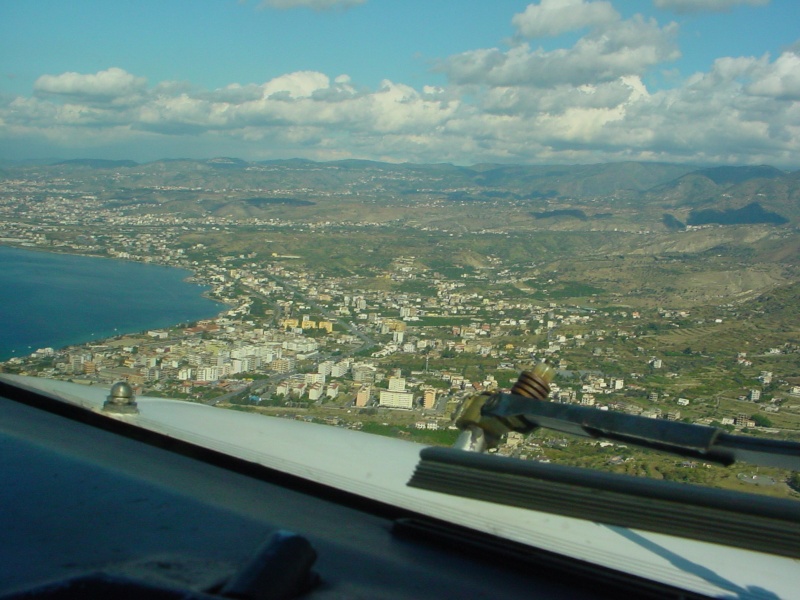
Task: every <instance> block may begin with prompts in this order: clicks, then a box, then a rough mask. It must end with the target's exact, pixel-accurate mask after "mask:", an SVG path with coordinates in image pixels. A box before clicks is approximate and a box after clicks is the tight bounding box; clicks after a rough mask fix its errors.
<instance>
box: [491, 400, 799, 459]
mask: <svg viewBox="0 0 800 600" xmlns="http://www.w3.org/2000/svg"><path fill="white" fill-rule="evenodd" d="M481 415H482V416H483V417H485V418H494V419H499V420H500V421H501V422H506V423H509V424H512V427H511V428H510V430H514V431H520V432H522V433H527V432H530V431H533V430H534V429H537V428H539V427H545V428H547V429H553V430H555V431H560V432H563V433H570V434H573V435H578V436H583V437H590V438H602V439H607V440H612V441H615V442H620V443H626V444H633V445H636V446H642V447H645V448H649V449H652V450H661V451H664V452H671V453H673V454H677V455H680V456H687V457H693V458H699V459H703V460H706V461H710V462H715V463H719V464H722V465H725V466H727V465H731V464H733V463H734V462H736V461H744V462H749V463H753V464H756V465H761V466H769V467H779V468H783V469H792V470H800V444H798V443H795V442H788V441H783V440H768V439H760V438H751V437H747V436H742V435H731V434H729V433H726V432H725V431H723V430H722V429H718V428H716V427H707V426H704V425H692V424H689V423H680V422H677V421H667V420H665V419H651V418H648V417H637V416H634V415H628V414H624V413H618V412H611V411H604V410H598V409H596V408H589V407H585V406H575V405H570V404H556V403H554V402H548V401H544V400H536V399H534V398H526V397H524V396H520V395H517V394H496V395H494V396H491V397H489V398H488V399H487V400H486V402H485V403H484V404H483V406H482V407H481ZM520 425H521V426H520Z"/></svg>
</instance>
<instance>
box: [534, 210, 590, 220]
mask: <svg viewBox="0 0 800 600" xmlns="http://www.w3.org/2000/svg"><path fill="white" fill-rule="evenodd" d="M531 214H532V215H533V217H534V218H535V219H554V218H556V217H570V218H573V219H579V220H581V221H588V220H589V217H587V216H586V213H585V212H583V211H582V210H581V209H579V208H562V209H559V210H545V211H542V212H538V213H537V212H534V213H531Z"/></svg>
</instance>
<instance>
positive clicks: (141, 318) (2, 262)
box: [0, 246, 224, 361]
mask: <svg viewBox="0 0 800 600" xmlns="http://www.w3.org/2000/svg"><path fill="white" fill-rule="evenodd" d="M189 275H190V273H189V272H188V271H185V270H182V269H175V268H170V267H162V266H158V265H147V264H141V263H135V262H128V261H121V260H112V259H107V258H92V257H86V256H75V255H67V254H55V253H49V252H39V251H33V250H22V249H18V248H9V247H3V246H0V361H3V360H7V359H9V358H11V357H13V356H25V355H28V354H30V353H31V352H33V351H34V350H37V349H39V348H45V347H52V348H62V347H64V346H69V345H73V344H81V343H85V342H89V341H92V340H99V339H103V338H107V337H111V336H114V335H119V334H123V333H135V332H139V331H143V330H145V329H154V328H159V327H168V326H171V325H176V324H178V323H185V322H188V321H195V320H197V319H204V318H210V317H214V316H216V315H217V314H219V313H220V312H221V311H222V310H223V309H224V305H223V304H220V303H218V302H214V301H212V300H209V299H208V298H205V297H203V296H202V293H203V292H204V291H205V290H206V289H207V288H205V287H203V286H200V285H197V284H194V283H190V282H187V281H185V279H186V278H187V277H188V276H189Z"/></svg>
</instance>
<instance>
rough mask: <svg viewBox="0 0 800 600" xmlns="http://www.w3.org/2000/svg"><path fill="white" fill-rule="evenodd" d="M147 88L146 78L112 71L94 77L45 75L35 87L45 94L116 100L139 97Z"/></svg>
mask: <svg viewBox="0 0 800 600" xmlns="http://www.w3.org/2000/svg"><path fill="white" fill-rule="evenodd" d="M146 86H147V80H146V79H145V78H144V77H136V76H134V75H131V74H130V73H128V72H127V71H125V70H123V69H120V68H117V67H112V68H110V69H107V70H105V71H100V72H98V73H93V74H82V73H74V72H68V73H62V74H61V75H42V76H41V77H39V79H37V80H36V82H35V83H34V86H33V87H34V90H36V91H37V92H40V93H44V94H56V95H63V96H83V97H87V98H97V99H113V98H120V97H125V96H131V95H134V94H138V93H140V92H142V91H143V90H144V89H145V88H146Z"/></svg>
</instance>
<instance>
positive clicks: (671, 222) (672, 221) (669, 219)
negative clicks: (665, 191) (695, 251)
mask: <svg viewBox="0 0 800 600" xmlns="http://www.w3.org/2000/svg"><path fill="white" fill-rule="evenodd" d="M661 222H662V223H664V227H666V228H667V229H670V230H672V231H680V230H683V229H686V223H684V222H683V221H679V220H678V219H676V218H675V217H674V216H672V215H670V214H668V213H664V216H663V217H661Z"/></svg>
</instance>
